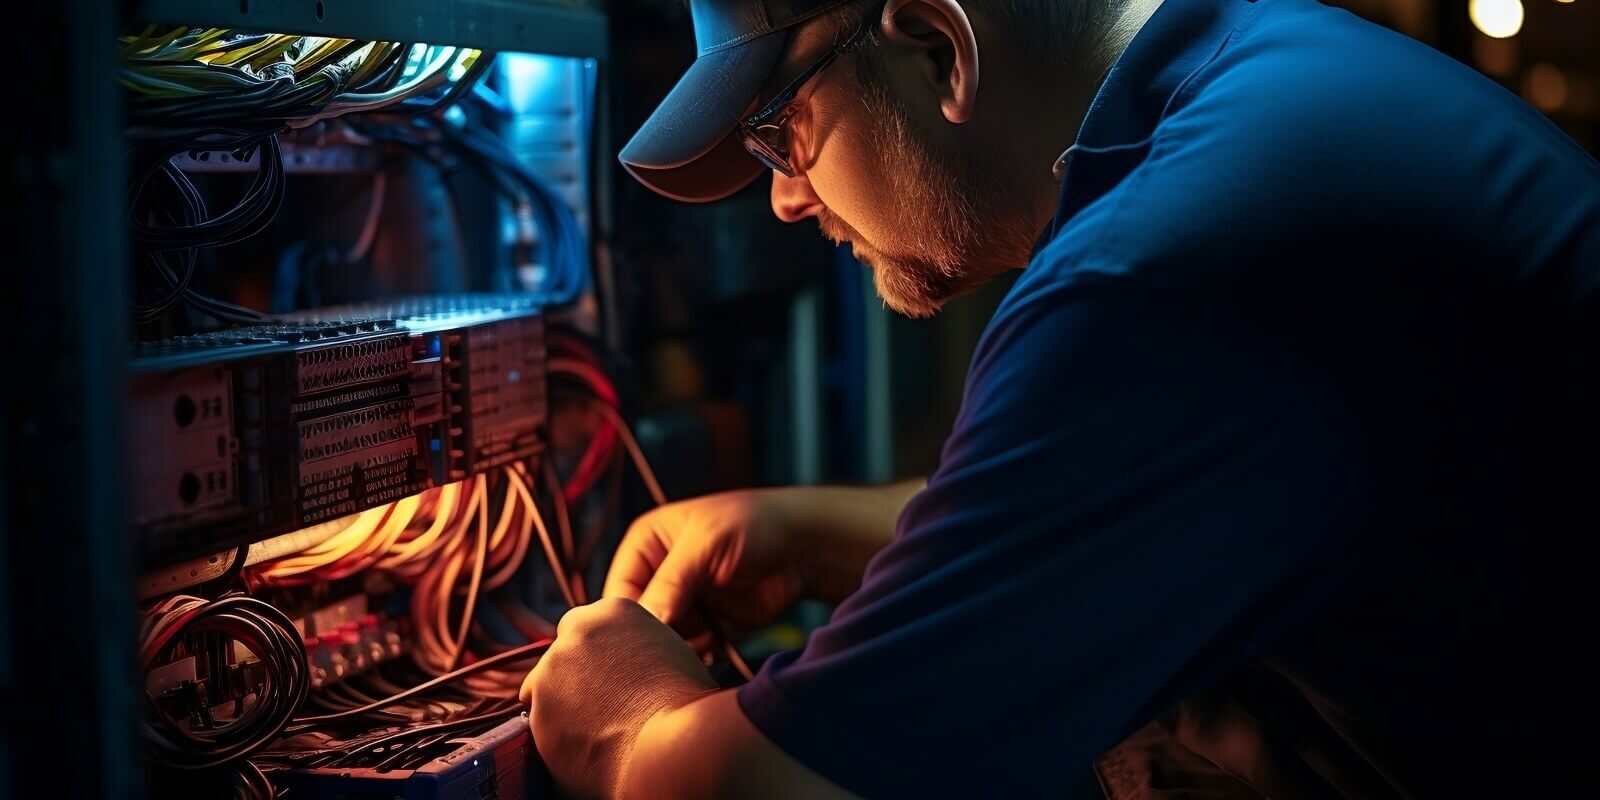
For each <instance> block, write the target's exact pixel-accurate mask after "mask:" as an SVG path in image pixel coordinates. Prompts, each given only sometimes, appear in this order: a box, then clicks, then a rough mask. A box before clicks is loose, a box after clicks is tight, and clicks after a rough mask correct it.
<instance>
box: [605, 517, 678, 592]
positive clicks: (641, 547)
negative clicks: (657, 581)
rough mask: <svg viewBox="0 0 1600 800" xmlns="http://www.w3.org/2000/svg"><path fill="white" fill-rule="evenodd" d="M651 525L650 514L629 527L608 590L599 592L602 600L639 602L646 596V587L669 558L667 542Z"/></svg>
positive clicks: (608, 578) (608, 574)
mask: <svg viewBox="0 0 1600 800" xmlns="http://www.w3.org/2000/svg"><path fill="white" fill-rule="evenodd" d="M652 522H653V520H652V519H651V515H648V514H647V515H645V516H644V517H641V518H640V519H639V520H638V521H636V522H635V523H634V524H633V525H631V526H629V528H628V532H627V534H626V535H624V536H623V537H622V541H621V542H620V543H618V544H617V552H616V555H614V556H613V557H612V559H611V569H610V570H609V571H607V572H606V584H605V589H604V590H602V591H601V592H600V595H601V596H602V597H626V598H628V599H629V600H635V601H637V600H638V599H639V596H640V595H642V594H644V587H646V586H648V585H649V584H650V578H651V577H652V576H654V575H655V574H656V569H657V568H658V566H659V565H660V564H661V562H662V561H663V560H665V559H666V557H667V543H666V540H665V539H664V538H663V537H662V536H661V534H659V533H657V532H656V528H655V526H654V525H652V524H651V523H652Z"/></svg>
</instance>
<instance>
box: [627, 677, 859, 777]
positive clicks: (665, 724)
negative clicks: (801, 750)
mask: <svg viewBox="0 0 1600 800" xmlns="http://www.w3.org/2000/svg"><path fill="white" fill-rule="evenodd" d="M623 796H625V797H630V798H649V797H705V798H713V797H764V798H777V799H778V800H782V799H783V798H791V797H792V798H834V797H850V796H852V795H850V794H849V793H848V792H846V791H844V790H843V789H840V788H839V787H838V786H836V785H834V784H833V783H832V782H830V781H829V780H827V779H826V778H823V777H822V776H820V775H818V774H817V773H815V772H812V771H811V770H810V769H808V768H806V767H805V765H803V764H801V763H800V762H798V761H796V760H794V758H792V757H791V756H790V755H789V754H788V753H785V752H784V751H783V750H781V749H780V748H778V746H777V745H774V744H773V743H772V742H771V741H770V740H768V739H767V737H766V736H764V735H762V733H761V731H759V730H757V729H756V727H755V725H753V724H751V722H750V720H749V719H748V718H746V717H745V715H744V711H743V710H742V709H740V708H739V703H738V698H736V697H735V696H734V690H732V689H724V690H721V691H716V692H711V693H708V694H705V695H702V696H701V697H699V698H697V699H695V700H694V701H692V702H690V703H688V704H687V705H684V706H682V707H680V708H678V709H676V710H673V711H663V712H661V713H659V714H656V715H655V716H654V717H652V718H651V719H650V721H649V722H648V723H646V724H645V726H644V728H643V729H642V730H641V731H640V732H639V736H638V738H637V739H636V740H635V743H634V747H633V752H632V754H631V756H630V758H629V760H628V765H627V767H626V771H625V773H624V777H623Z"/></svg>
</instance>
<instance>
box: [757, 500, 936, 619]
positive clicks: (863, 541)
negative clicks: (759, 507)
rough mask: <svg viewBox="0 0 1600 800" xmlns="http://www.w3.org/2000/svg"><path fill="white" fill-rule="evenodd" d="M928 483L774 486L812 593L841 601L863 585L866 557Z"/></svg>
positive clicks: (890, 532)
mask: <svg viewBox="0 0 1600 800" xmlns="http://www.w3.org/2000/svg"><path fill="white" fill-rule="evenodd" d="M925 483H926V482H925V481H923V480H922V479H921V478H918V479H916V480H911V481H903V482H900V483H893V484H889V485H886V486H873V487H860V488H857V487H842V486H797V487H792V488H787V489H778V490H773V491H774V492H775V493H774V496H773V502H774V503H775V504H776V506H777V509H778V514H779V515H780V516H781V517H783V518H784V519H785V520H787V521H788V522H787V525H788V527H789V529H790V530H792V531H793V533H792V534H791V535H792V536H793V537H794V539H795V541H796V542H797V543H798V546H797V549H798V550H799V552H800V553H801V559H802V561H803V562H804V563H805V564H806V571H807V572H808V573H809V574H808V576H807V578H808V580H807V585H808V588H809V589H810V590H811V595H812V597H813V598H814V599H817V600H823V601H826V602H829V603H837V602H839V601H840V600H843V599H844V598H846V597H848V596H849V595H850V593H852V592H854V591H855V590H856V589H857V588H859V587H860V586H861V576H862V574H863V573H865V572H866V571H867V562H868V561H871V560H872V557H873V556H875V555H877V554H878V551H879V550H882V549H883V548H884V546H885V545H887V544H888V543H889V541H890V540H891V539H893V538H894V523H895V520H896V519H898V518H899V517H900V512H901V511H902V510H904V509H905V507H906V503H907V502H909V501H910V500H911V498H912V497H913V496H915V495H916V493H917V492H918V491H921V489H922V487H923V486H924V485H925Z"/></svg>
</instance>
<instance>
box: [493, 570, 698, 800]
mask: <svg viewBox="0 0 1600 800" xmlns="http://www.w3.org/2000/svg"><path fill="white" fill-rule="evenodd" d="M716 688H717V684H716V681H714V680H712V678H711V674H710V673H708V672H707V671H706V668H705V666H704V665H703V664H701V663H700V659H699V658H697V657H696V656H695V654H694V651H693V650H691V649H690V648H689V646H688V645H687V644H685V643H684V641H683V640H682V639H681V638H679V637H678V635H677V634H675V633H673V632H672V630H671V629H670V628H668V627H667V626H665V625H663V624H662V623H661V622H660V621H658V620H657V619H656V618H655V617H653V616H651V615H650V613H649V612H647V611H645V610H644V609H643V608H641V607H640V606H639V605H638V604H637V603H634V602H633V601H631V600H625V599H617V598H608V599H604V600H600V601H597V602H595V603H592V604H590V605H587V606H581V607H578V608H574V609H572V610H571V611H568V612H567V613H566V615H565V616H563V617H562V618H561V622H560V624H559V625H557V627H556V639H555V643H553V644H552V645H551V646H550V649H549V651H548V652H546V653H545V654H544V656H543V657H542V658H540V659H539V664H538V665H537V666H535V667H534V668H533V671H532V672H530V673H528V677H527V678H526V679H525V680H524V681H523V682H522V690H521V692H520V693H519V694H518V696H519V697H520V698H521V699H522V701H523V702H524V703H531V704H532V711H531V712H530V724H531V725H532V728H533V740H534V744H535V745H536V746H537V747H538V749H539V755H540V756H541V757H542V758H543V759H544V763H545V764H546V765H547V766H548V767H549V769H550V773H551V775H552V776H553V777H554V778H555V780H556V783H557V785H559V786H560V787H561V789H562V790H563V791H564V792H565V793H566V794H568V795H571V796H574V797H614V796H617V794H618V793H619V792H620V791H621V789H622V784H621V781H622V780H623V779H624V777H625V770H626V767H627V764H628V761H629V758H630V757H631V755H632V751H633V747H634V743H635V740H636V739H637V738H638V735H639V731H640V729H642V728H643V727H644V725H645V723H646V722H648V721H649V720H650V718H651V717H653V716H655V715H656V714H657V713H659V712H663V711H672V710H675V709H677V708H680V707H682V706H683V705H685V704H687V703H689V702H691V701H693V700H694V699H695V698H697V697H699V696H701V695H703V694H705V693H706V692H708V691H712V690H714V689H716Z"/></svg>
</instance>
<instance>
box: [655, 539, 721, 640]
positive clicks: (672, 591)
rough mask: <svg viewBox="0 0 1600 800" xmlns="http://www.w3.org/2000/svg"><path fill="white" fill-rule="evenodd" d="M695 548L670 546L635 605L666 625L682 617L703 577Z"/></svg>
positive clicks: (699, 557) (698, 590)
mask: <svg viewBox="0 0 1600 800" xmlns="http://www.w3.org/2000/svg"><path fill="white" fill-rule="evenodd" d="M697 550H698V548H693V547H681V546H680V547H674V548H673V549H671V550H668V551H667V557H666V558H664V559H662V560H661V566H659V567H657V568H656V573H655V575H653V576H651V578H650V583H649V585H647V586H645V587H644V593H643V594H641V595H639V605H641V606H644V607H645V610H646V611H649V612H650V613H651V614H654V615H655V616H656V619H659V620H661V621H662V622H664V623H666V624H667V625H674V626H675V625H677V624H678V623H680V622H682V621H683V620H684V617H685V616H686V615H687V613H688V611H689V608H690V607H691V606H693V605H694V599H695V595H696V594H698V593H699V592H700V588H701V586H702V585H704V583H705V580H706V565H705V559H704V558H703V555H702V552H696V551H697Z"/></svg>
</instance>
